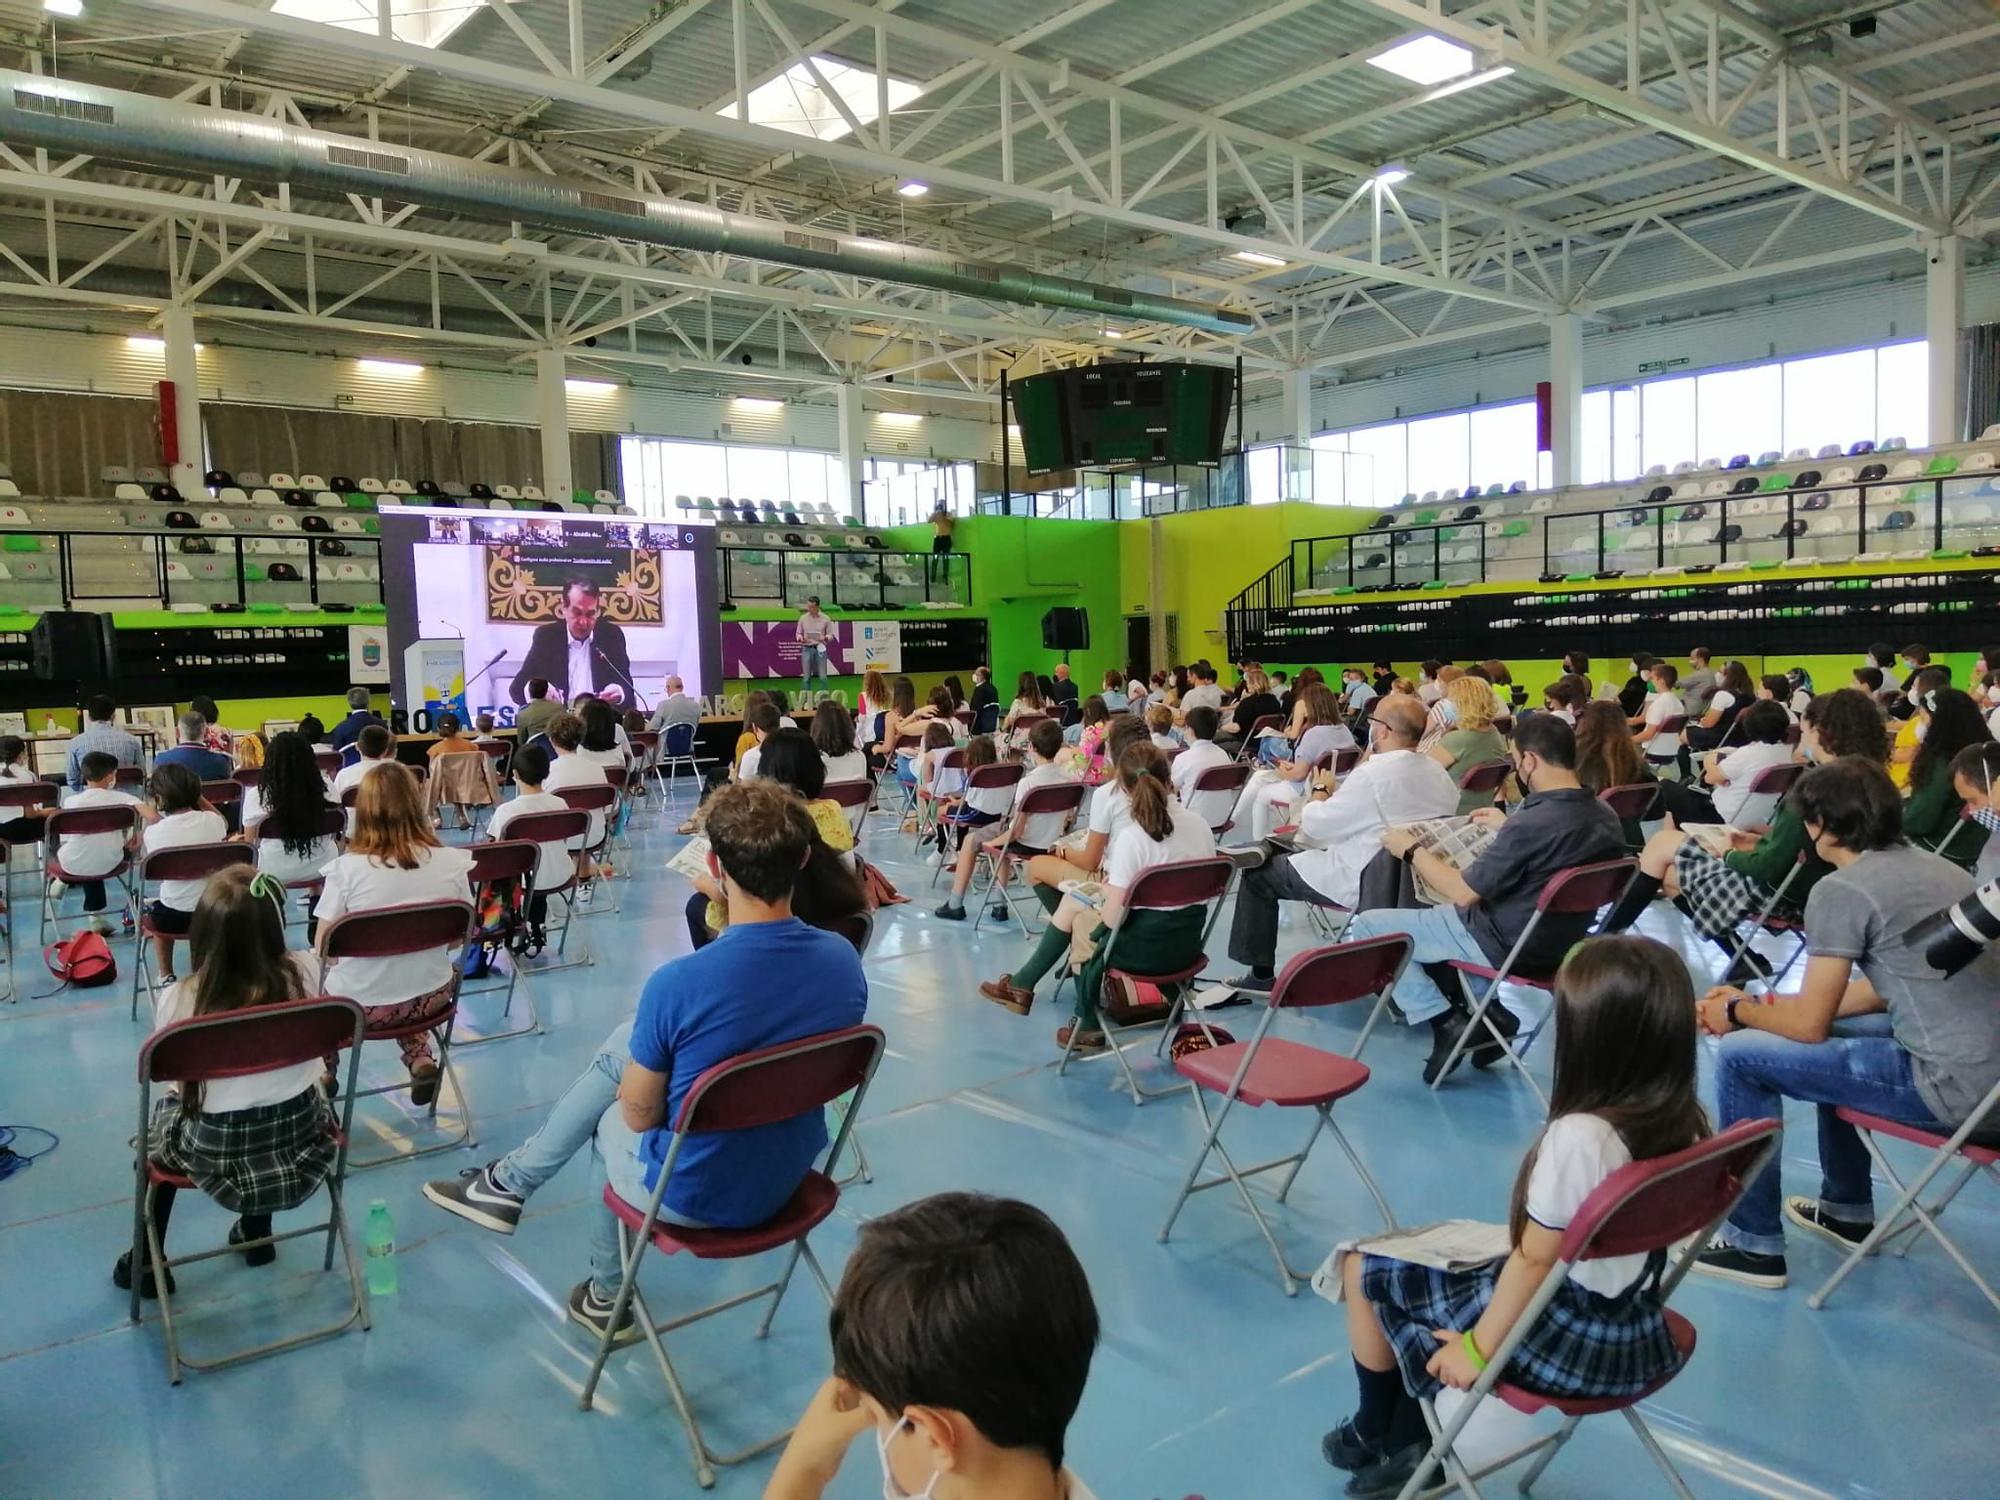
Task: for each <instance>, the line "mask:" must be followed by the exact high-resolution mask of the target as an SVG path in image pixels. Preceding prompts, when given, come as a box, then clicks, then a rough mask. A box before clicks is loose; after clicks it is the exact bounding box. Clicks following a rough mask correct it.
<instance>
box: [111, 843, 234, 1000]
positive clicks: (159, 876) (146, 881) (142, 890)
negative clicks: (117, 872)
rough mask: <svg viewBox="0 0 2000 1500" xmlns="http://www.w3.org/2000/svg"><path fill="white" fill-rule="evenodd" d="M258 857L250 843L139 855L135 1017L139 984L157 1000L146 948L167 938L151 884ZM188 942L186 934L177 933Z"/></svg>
mask: <svg viewBox="0 0 2000 1500" xmlns="http://www.w3.org/2000/svg"><path fill="white" fill-rule="evenodd" d="M256 863H257V856H256V855H255V854H254V853H252V852H251V849H250V846H249V845H248V844H183V845H181V846H180V847H179V848H176V849H156V850H154V851H153V852H152V853H151V854H145V855H141V856H140V858H139V867H138V878H137V881H136V884H135V887H134V891H133V900H134V902H135V903H136V904H137V906H138V908H139V925H138V926H137V927H135V928H134V929H133V930H132V1019H133V1020H135V1021H136V1020H138V1019H139V986H140V985H142V984H143V985H144V986H145V987H146V1003H147V1004H148V1005H152V1004H154V1003H156V1001H157V998H158V997H157V996H156V995H155V993H154V984H153V972H152V970H151V969H149V968H147V967H146V948H147V945H148V944H149V943H151V942H152V940H153V939H154V938H156V937H164V936H166V934H165V933H162V932H161V931H160V929H159V928H158V927H156V926H154V925H153V910H152V907H151V905H150V904H149V903H148V902H147V900H146V890H147V887H148V886H150V885H153V884H155V883H156V882H159V881H164V880H206V879H208V877H209V876H211V875H214V874H216V873H218V872H219V871H222V870H227V869H230V868H232V867H233V866H236V865H254V864H256ZM175 937H176V939H177V940H178V941H181V942H185V941H186V940H187V939H186V937H185V935H183V934H178V933H177V934H175Z"/></svg>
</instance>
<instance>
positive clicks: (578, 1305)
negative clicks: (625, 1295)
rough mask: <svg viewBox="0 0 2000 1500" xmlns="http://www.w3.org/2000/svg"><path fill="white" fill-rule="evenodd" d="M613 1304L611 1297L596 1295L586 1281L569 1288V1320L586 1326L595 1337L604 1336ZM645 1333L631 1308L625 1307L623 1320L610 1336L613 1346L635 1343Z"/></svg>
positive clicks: (594, 1290) (595, 1289)
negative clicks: (641, 1330) (640, 1329)
mask: <svg viewBox="0 0 2000 1500" xmlns="http://www.w3.org/2000/svg"><path fill="white" fill-rule="evenodd" d="M614 1305H615V1304H614V1303H613V1302H612V1300H611V1299H609V1298H606V1297H600V1296H598V1295H597V1288H596V1287H594V1286H592V1285H591V1284H590V1283H589V1282H588V1281H579V1282H578V1283H577V1284H576V1285H575V1286H573V1287H571V1288H570V1289H569V1320H570V1322H572V1323H576V1324H579V1325H581V1326H582V1327H584V1328H588V1329H589V1330H590V1331H591V1332H592V1333H594V1334H596V1335H597V1337H599V1338H603V1337H604V1330H605V1329H606V1328H607V1327H608V1326H609V1325H610V1323H611V1309H612V1307H613V1306H614ZM644 1337H645V1335H644V1334H643V1333H641V1332H640V1331H639V1324H638V1322H637V1320H635V1319H634V1318H633V1316H632V1309H631V1308H629V1307H628V1308H626V1309H625V1321H624V1322H622V1323H620V1324H619V1325H618V1331H617V1332H616V1333H614V1334H613V1335H612V1336H611V1344H612V1347H613V1348H622V1347H624V1346H625V1345H626V1344H635V1343H637V1342H638V1341H639V1340H640V1339H642V1338H644Z"/></svg>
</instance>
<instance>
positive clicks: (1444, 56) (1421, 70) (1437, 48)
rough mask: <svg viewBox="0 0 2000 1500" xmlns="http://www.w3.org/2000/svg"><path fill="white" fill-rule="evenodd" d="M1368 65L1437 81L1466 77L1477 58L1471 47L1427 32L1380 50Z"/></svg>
mask: <svg viewBox="0 0 2000 1500" xmlns="http://www.w3.org/2000/svg"><path fill="white" fill-rule="evenodd" d="M1368 65H1369V66H1370V67H1371V68H1380V69H1381V70H1382V71H1383V72H1385V73H1394V74H1395V75H1396V76H1397V77H1398V78H1407V79H1409V80H1410V82H1412V83H1422V84H1433V83H1446V82H1448V81H1450V80H1451V79H1453V78H1463V77H1464V76H1465V75H1466V74H1467V73H1470V72H1471V71H1472V69H1473V66H1474V59H1473V56H1472V49H1471V48H1470V47H1461V46H1459V44H1458V43H1457V42H1448V41H1446V40H1445V39H1444V38H1443V37H1441V36H1432V35H1431V34H1430V33H1428V32H1425V33H1423V34H1422V35H1420V36H1413V37H1411V38H1410V39H1409V40H1408V41H1407V42H1398V43H1397V44H1396V45H1395V46H1393V47H1391V48H1389V49H1388V50H1387V51H1386V52H1378V53H1376V54H1375V55H1374V56H1373V57H1371V58H1369V59H1368Z"/></svg>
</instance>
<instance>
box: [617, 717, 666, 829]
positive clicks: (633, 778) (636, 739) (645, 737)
mask: <svg viewBox="0 0 2000 1500" xmlns="http://www.w3.org/2000/svg"><path fill="white" fill-rule="evenodd" d="M659 762H660V737H659V735H657V734H655V733H653V731H652V730H650V729H642V730H640V731H639V732H638V733H637V734H635V735H633V736H632V762H631V768H630V769H631V774H630V776H629V777H628V778H627V779H626V782H625V796H626V799H627V800H628V801H631V802H633V803H634V804H635V811H634V814H633V816H635V817H636V816H637V813H636V804H637V801H638V799H640V798H643V797H644V796H645V795H646V783H647V782H648V781H653V780H654V779H655V778H654V775H653V772H654V769H655V768H656V767H657V766H658V765H659ZM662 800H663V801H664V799H662ZM651 815H652V804H650V803H648V804H647V816H648V820H649V822H650V819H651Z"/></svg>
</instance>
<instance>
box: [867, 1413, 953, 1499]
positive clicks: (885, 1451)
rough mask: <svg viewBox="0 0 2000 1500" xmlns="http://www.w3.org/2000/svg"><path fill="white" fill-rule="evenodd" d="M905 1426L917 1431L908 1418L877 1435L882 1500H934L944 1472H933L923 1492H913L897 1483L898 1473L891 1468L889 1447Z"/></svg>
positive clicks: (877, 1431) (876, 1452) (876, 1444)
mask: <svg viewBox="0 0 2000 1500" xmlns="http://www.w3.org/2000/svg"><path fill="white" fill-rule="evenodd" d="M905 1426H908V1427H909V1428H910V1429H911V1430H912V1431H915V1428H916V1424H915V1423H913V1422H911V1421H910V1419H909V1418H908V1417H902V1418H899V1419H898V1420H897V1422H896V1425H895V1426H894V1427H891V1428H890V1429H889V1430H888V1431H887V1432H883V1431H881V1430H880V1429H879V1428H878V1429H877V1430H876V1433H875V1456H876V1457H877V1458H878V1459H880V1460H881V1462H882V1500H932V1496H933V1495H935V1494H936V1492H937V1487H938V1481H939V1480H940V1479H942V1478H944V1470H942V1469H934V1470H932V1471H931V1477H930V1482H929V1483H928V1484H926V1485H925V1486H924V1487H923V1488H922V1489H921V1490H917V1491H914V1492H912V1491H910V1490H906V1489H904V1488H903V1487H902V1485H900V1484H899V1483H897V1482H896V1472H895V1470H893V1469H891V1468H890V1467H889V1445H890V1444H891V1443H893V1442H894V1441H895V1440H896V1434H897V1433H899V1432H901V1431H902V1430H903V1428H904V1427H905Z"/></svg>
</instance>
